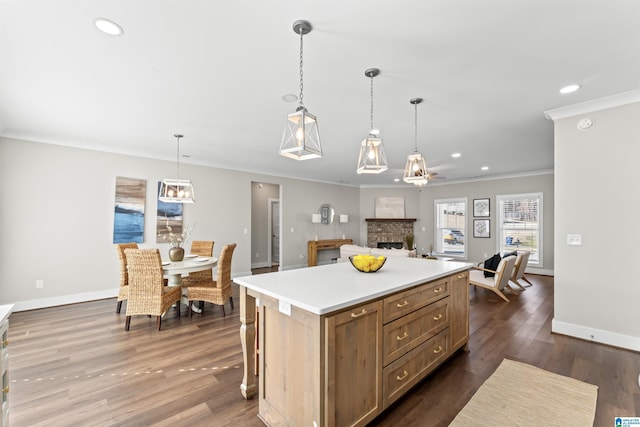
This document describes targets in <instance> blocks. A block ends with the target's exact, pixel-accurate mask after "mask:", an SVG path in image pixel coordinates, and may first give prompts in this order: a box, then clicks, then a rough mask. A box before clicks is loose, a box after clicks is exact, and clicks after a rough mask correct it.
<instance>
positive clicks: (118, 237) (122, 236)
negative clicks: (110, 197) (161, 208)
mask: <svg viewBox="0 0 640 427" xmlns="http://www.w3.org/2000/svg"><path fill="white" fill-rule="evenodd" d="M146 190H147V181H145V180H144V179H137V178H125V177H120V176H117V177H116V196H115V204H114V216H113V243H128V242H136V243H142V242H144V202H145V197H146Z"/></svg>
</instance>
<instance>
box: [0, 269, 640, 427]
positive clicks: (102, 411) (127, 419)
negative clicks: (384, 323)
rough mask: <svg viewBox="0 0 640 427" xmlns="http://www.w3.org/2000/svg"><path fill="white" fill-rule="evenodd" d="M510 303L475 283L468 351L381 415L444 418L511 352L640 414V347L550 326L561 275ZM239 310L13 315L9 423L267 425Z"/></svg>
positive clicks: (619, 412) (600, 422) (603, 407)
mask: <svg viewBox="0 0 640 427" xmlns="http://www.w3.org/2000/svg"><path fill="white" fill-rule="evenodd" d="M529 278H530V279H532V281H533V283H534V286H533V287H530V288H527V290H526V291H525V292H523V293H522V294H521V295H520V296H516V297H512V298H510V299H511V302H510V303H505V302H502V300H499V299H498V298H497V297H496V296H495V295H494V294H493V293H491V292H489V291H486V290H483V289H478V290H473V288H472V290H471V339H470V342H469V347H470V350H471V351H470V352H469V353H464V352H458V353H456V354H455V355H453V356H452V357H451V358H450V359H449V361H447V362H446V363H445V364H444V365H443V366H441V367H440V368H439V369H438V370H436V371H435V372H434V373H433V374H432V375H430V376H429V377H428V378H426V379H425V380H423V381H422V382H421V383H419V384H418V385H417V386H416V387H415V388H414V389H413V390H412V391H411V392H410V393H409V394H408V395H407V396H405V397H404V398H402V399H400V401H398V402H396V404H394V405H393V406H392V407H391V408H389V409H388V410H387V411H385V413H383V414H382V415H381V416H380V417H379V418H378V419H377V420H376V421H374V422H373V423H372V425H375V426H385V427H386V426H394V427H395V426H420V427H422V426H446V425H448V423H449V422H450V421H451V420H452V419H453V418H454V417H455V415H456V414H457V413H458V411H460V409H462V407H463V406H464V405H465V404H466V403H467V401H468V400H469V399H470V398H471V396H472V395H473V393H474V392H475V391H476V390H477V389H478V388H479V387H480V385H481V384H482V383H483V382H484V380H486V379H487V378H488V377H489V376H490V375H491V374H492V373H493V371H494V370H495V369H496V367H497V366H498V365H499V363H500V362H501V361H502V359H503V358H505V357H506V358H510V359H514V360H519V361H522V362H526V363H530V364H532V365H535V366H538V367H540V368H543V369H547V370H549V371H552V372H556V373H559V374H562V375H567V376H570V377H573V378H577V379H579V380H582V381H586V382H590V383H592V384H596V385H598V386H599V387H600V389H599V393H598V406H597V411H596V422H595V424H594V425H596V426H609V425H613V418H614V417H615V416H638V415H640V388H639V387H638V373H639V372H640V354H638V353H636V352H632V351H627V350H622V349H617V348H613V347H608V346H604V345H599V344H594V343H590V342H585V341H581V340H578V339H574V338H570V337H566V336H561V335H555V334H551V333H550V329H551V319H552V317H553V278H550V277H544V276H529ZM234 292H235V294H236V295H235V297H234V300H235V301H236V309H235V310H230V309H229V307H228V305H227V316H226V317H225V318H223V317H222V315H221V311H220V308H219V307H214V306H211V305H209V304H207V305H206V309H205V313H204V314H203V315H197V314H195V313H194V316H193V317H192V318H189V317H187V316H185V313H186V309H184V308H183V317H182V318H179V319H178V318H177V317H176V315H175V312H174V311H173V310H171V311H169V312H167V314H166V316H165V318H164V320H163V322H162V331H160V332H157V331H156V330H155V328H154V324H155V320H154V319H152V318H147V317H145V316H138V317H134V318H133V319H132V322H131V330H130V331H129V332H125V331H124V307H123V314H120V315H117V314H116V313H115V306H116V303H115V300H113V299H111V300H102V301H93V302H87V303H82V304H74V305H68V306H62V307H54V308H47V309H42V310H34V311H28V312H19V313H14V314H12V315H11V317H10V333H9V337H10V341H11V343H10V366H11V371H10V372H11V374H10V375H11V376H10V378H11V379H10V381H11V382H10V386H11V391H10V414H11V425H12V426H13V427H21V426H29V427H32V426H53V425H55V426H146V425H172V426H248V427H251V426H261V425H262V423H261V422H260V421H259V420H258V418H257V417H256V414H257V412H258V406H257V399H253V400H249V401H246V400H244V399H243V398H242V397H241V395H240V389H239V385H240V382H241V380H242V351H241V346H240V335H239V325H240V322H239V319H238V314H239V310H238V307H237V304H238V303H239V299H238V296H237V287H235V285H234Z"/></svg>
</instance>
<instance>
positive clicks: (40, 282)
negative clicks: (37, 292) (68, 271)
mask: <svg viewBox="0 0 640 427" xmlns="http://www.w3.org/2000/svg"><path fill="white" fill-rule="evenodd" d="M42 288H44V280H36V289H42Z"/></svg>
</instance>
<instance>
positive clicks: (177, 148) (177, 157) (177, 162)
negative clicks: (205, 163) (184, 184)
mask: <svg viewBox="0 0 640 427" xmlns="http://www.w3.org/2000/svg"><path fill="white" fill-rule="evenodd" d="M173 136H175V137H176V139H177V140H178V143H177V147H176V165H177V166H176V169H177V170H176V175H177V178H178V182H180V138H182V135H178V134H175V135H173Z"/></svg>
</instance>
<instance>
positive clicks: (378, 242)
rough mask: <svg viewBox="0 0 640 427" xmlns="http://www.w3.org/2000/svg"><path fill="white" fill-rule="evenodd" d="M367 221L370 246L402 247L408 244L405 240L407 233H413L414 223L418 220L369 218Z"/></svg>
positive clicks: (368, 244)
mask: <svg viewBox="0 0 640 427" xmlns="http://www.w3.org/2000/svg"><path fill="white" fill-rule="evenodd" d="M366 221H367V246H368V247H370V248H380V247H385V248H386V247H392V248H396V249H402V248H403V247H404V248H406V246H407V244H406V242H405V237H407V234H413V223H414V222H415V221H416V220H415V218H367V219H366ZM386 245H389V246H386ZM407 249H412V248H407Z"/></svg>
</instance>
